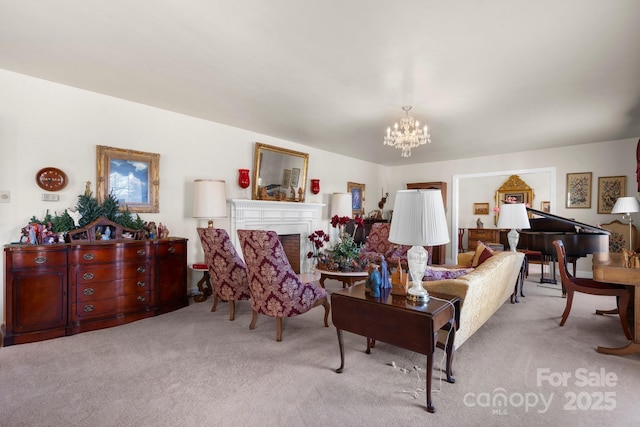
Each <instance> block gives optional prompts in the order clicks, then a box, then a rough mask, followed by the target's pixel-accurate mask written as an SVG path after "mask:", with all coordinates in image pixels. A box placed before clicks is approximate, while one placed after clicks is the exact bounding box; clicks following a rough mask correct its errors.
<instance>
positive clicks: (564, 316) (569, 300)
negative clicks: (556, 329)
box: [560, 291, 573, 326]
mask: <svg viewBox="0 0 640 427" xmlns="http://www.w3.org/2000/svg"><path fill="white" fill-rule="evenodd" d="M572 303H573V291H569V292H567V305H566V306H565V308H564V313H562V320H561V321H560V326H564V322H566V321H567V317H569V312H570V311H571V304H572Z"/></svg>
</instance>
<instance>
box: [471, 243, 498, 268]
mask: <svg viewBox="0 0 640 427" xmlns="http://www.w3.org/2000/svg"><path fill="white" fill-rule="evenodd" d="M492 255H493V250H491V249H490V248H489V247H487V246H485V244H484V243H482V242H478V246H477V247H476V253H475V255H474V257H473V261H471V267H474V268H475V267H477V266H479V265H480V264H482V263H483V262H485V261H486V260H487V259H489V258H491V256H492Z"/></svg>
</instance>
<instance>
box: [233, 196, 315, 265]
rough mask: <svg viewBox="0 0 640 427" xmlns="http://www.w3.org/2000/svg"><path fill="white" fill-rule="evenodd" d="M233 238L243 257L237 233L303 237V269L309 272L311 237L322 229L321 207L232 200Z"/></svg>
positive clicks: (295, 203)
mask: <svg viewBox="0 0 640 427" xmlns="http://www.w3.org/2000/svg"><path fill="white" fill-rule="evenodd" d="M230 203H231V238H232V240H233V242H234V245H235V247H236V248H237V249H238V252H239V253H242V251H241V247H240V241H239V239H238V233H237V232H238V230H273V231H275V232H276V233H278V234H279V235H285V234H300V268H301V272H303V273H308V272H309V267H310V265H309V261H308V259H307V255H306V254H307V252H309V251H310V250H311V242H310V241H309V239H308V238H307V236H309V234H311V233H312V232H313V231H315V230H317V229H318V228H319V227H320V217H321V215H322V208H323V207H324V206H325V205H324V204H321V203H297V202H271V201H266V200H248V199H233V200H231V202H230Z"/></svg>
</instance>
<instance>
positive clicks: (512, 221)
mask: <svg viewBox="0 0 640 427" xmlns="http://www.w3.org/2000/svg"><path fill="white" fill-rule="evenodd" d="M497 227H498V228H510V229H511V231H509V233H507V240H509V247H510V249H511V252H515V251H516V248H517V247H518V240H520V234H519V233H518V231H517V230H516V229H523V228H531V224H529V216H528V214H527V208H526V206H525V205H524V203H504V204H503V205H502V206H501V207H500V216H499V217H498V225H497Z"/></svg>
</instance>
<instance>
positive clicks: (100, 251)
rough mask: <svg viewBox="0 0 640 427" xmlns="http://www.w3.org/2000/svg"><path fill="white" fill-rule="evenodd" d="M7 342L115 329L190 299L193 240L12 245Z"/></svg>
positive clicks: (4, 340) (4, 338)
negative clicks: (190, 246) (189, 263)
mask: <svg viewBox="0 0 640 427" xmlns="http://www.w3.org/2000/svg"><path fill="white" fill-rule="evenodd" d="M4 253H5V272H4V273H5V277H4V286H5V310H4V313H5V316H4V317H5V318H4V324H3V325H2V328H1V329H0V333H1V334H2V344H3V345H5V346H7V345H12V344H22V343H27V342H33V341H40V340H45V339H49V338H56V337H61V336H65V335H73V334H76V333H80V332H85V331H91V330H96V329H102V328H108V327H111V326H117V325H121V324H124V323H128V322H132V321H134V320H138V319H142V318H145V317H150V316H155V315H157V314H161V313H166V312H168V311H172V310H176V309H178V308H181V307H185V306H186V305H188V297H187V240H186V239H184V238H177V237H174V238H168V239H160V240H134V241H127V240H118V241H108V242H91V243H90V242H81V243H77V242H74V243H67V244H52V245H7V246H5V249H4Z"/></svg>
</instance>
